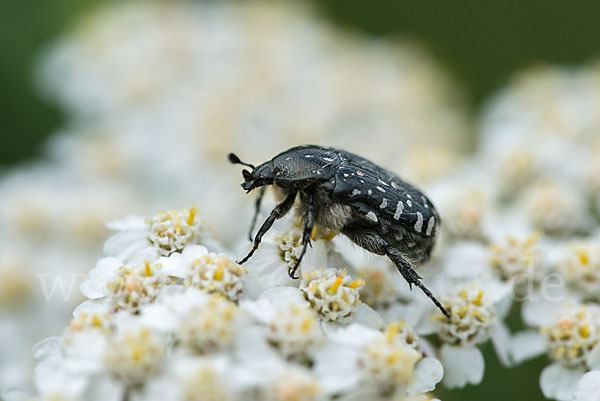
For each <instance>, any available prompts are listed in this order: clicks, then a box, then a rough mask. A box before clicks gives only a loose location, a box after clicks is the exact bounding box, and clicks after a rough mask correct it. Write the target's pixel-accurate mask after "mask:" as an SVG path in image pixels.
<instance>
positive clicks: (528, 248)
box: [491, 233, 544, 290]
mask: <svg viewBox="0 0 600 401" xmlns="http://www.w3.org/2000/svg"><path fill="white" fill-rule="evenodd" d="M538 239H539V234H538V233H533V234H531V235H530V236H529V237H527V238H526V239H525V240H520V239H518V238H515V237H512V236H510V237H508V238H507V239H506V241H504V243H498V244H494V245H492V247H491V254H492V257H491V263H492V266H493V267H494V268H495V269H496V270H497V271H498V273H499V274H500V276H501V277H502V278H503V279H504V280H516V281H517V282H516V283H515V284H516V285H517V286H519V285H521V286H522V285H523V284H524V283H523V282H519V279H521V281H522V279H524V278H526V279H529V280H531V281H533V282H539V281H540V279H541V278H542V275H543V273H544V269H543V262H542V256H541V250H540V249H539V247H538V245H537V242H538ZM521 290H522V289H521Z"/></svg>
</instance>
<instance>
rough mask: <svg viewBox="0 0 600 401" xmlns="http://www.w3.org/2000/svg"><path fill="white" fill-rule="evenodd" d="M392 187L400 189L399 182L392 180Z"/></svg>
mask: <svg viewBox="0 0 600 401" xmlns="http://www.w3.org/2000/svg"><path fill="white" fill-rule="evenodd" d="M392 188H394V189H398V184H396V183H395V182H394V181H392Z"/></svg>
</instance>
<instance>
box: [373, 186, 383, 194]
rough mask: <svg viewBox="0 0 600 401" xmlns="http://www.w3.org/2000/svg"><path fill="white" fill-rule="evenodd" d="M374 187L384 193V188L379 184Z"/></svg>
mask: <svg viewBox="0 0 600 401" xmlns="http://www.w3.org/2000/svg"><path fill="white" fill-rule="evenodd" d="M375 188H377V190H378V191H379V192H383V193H385V189H383V188H381V187H380V186H376V187H375Z"/></svg>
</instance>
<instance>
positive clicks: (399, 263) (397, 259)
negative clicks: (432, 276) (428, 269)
mask: <svg viewBox="0 0 600 401" xmlns="http://www.w3.org/2000/svg"><path fill="white" fill-rule="evenodd" d="M385 254H386V255H387V256H388V257H389V258H390V259H391V260H392V262H394V264H395V265H396V268H398V271H399V272H400V273H401V274H402V277H404V279H405V280H406V281H407V282H408V285H409V286H410V287H411V289H412V285H413V284H414V285H416V286H417V287H419V288H420V289H421V291H423V292H424V293H425V295H427V296H428V297H429V299H431V300H432V301H433V303H434V304H435V306H437V307H438V308H439V309H440V310H441V311H442V313H443V314H444V315H445V316H446V317H447V318H448V319H450V313H449V312H448V311H447V310H446V308H444V306H443V305H442V304H441V302H440V301H438V300H437V298H436V297H435V296H433V294H432V293H431V291H429V289H428V288H427V287H425V285H424V284H423V283H421V278H422V277H421V276H419V275H418V274H417V272H416V271H415V269H413V268H412V266H411V265H410V263H408V261H407V260H406V259H404V257H403V256H402V254H400V252H399V251H398V250H397V249H396V248H393V247H390V246H388V247H387V249H386V252H385Z"/></svg>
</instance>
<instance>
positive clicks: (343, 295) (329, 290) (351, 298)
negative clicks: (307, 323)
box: [300, 268, 364, 323]
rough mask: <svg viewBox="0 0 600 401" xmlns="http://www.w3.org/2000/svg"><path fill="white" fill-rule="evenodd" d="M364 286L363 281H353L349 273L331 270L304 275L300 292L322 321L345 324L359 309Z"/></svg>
mask: <svg viewBox="0 0 600 401" xmlns="http://www.w3.org/2000/svg"><path fill="white" fill-rule="evenodd" d="M363 285H364V281H363V280H352V278H351V277H350V276H349V275H348V272H347V271H345V270H340V269H338V270H336V269H331V268H329V269H321V270H313V271H311V272H309V273H306V274H304V275H303V276H302V280H301V282H300V290H301V291H302V292H303V293H304V294H305V296H306V299H307V300H308V301H309V302H310V304H311V306H312V307H313V309H314V310H315V311H316V312H317V313H318V314H319V316H321V318H322V319H324V320H328V321H339V322H342V323H344V322H348V321H350V318H351V316H352V313H354V312H355V311H356V310H357V309H358V306H359V305H360V294H359V290H360V288H361V287H362V286H363Z"/></svg>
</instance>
